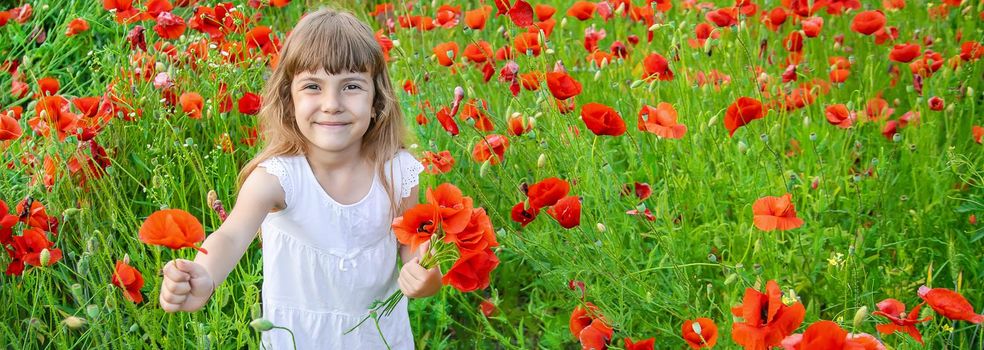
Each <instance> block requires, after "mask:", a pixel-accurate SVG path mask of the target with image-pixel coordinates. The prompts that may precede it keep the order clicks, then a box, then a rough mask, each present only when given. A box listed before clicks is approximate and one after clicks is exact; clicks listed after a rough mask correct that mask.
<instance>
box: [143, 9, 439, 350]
mask: <svg viewBox="0 0 984 350" xmlns="http://www.w3.org/2000/svg"><path fill="white" fill-rule="evenodd" d="M263 102H264V105H263V108H262V111H261V112H260V122H261V128H262V132H263V133H264V135H265V141H266V145H265V146H264V148H263V150H262V151H261V152H260V153H259V154H258V155H257V156H256V157H255V158H254V159H253V160H252V161H250V162H249V163H247V164H246V166H245V167H244V168H243V169H242V171H241V173H240V175H239V183H240V189H239V195H238V198H237V200H236V205H235V207H234V208H233V209H232V212H231V213H230V214H229V217H228V219H227V220H226V221H225V222H224V223H223V224H222V226H221V227H219V229H218V230H216V231H215V232H213V233H212V234H211V235H209V236H208V239H206V240H205V242H204V243H203V244H202V247H203V248H205V249H206V250H208V252H209V253H208V254H207V255H206V254H198V256H197V257H195V261H194V262H191V261H187V260H181V259H177V260H174V261H171V262H169V263H168V264H167V265H165V267H164V271H163V272H164V282H163V284H162V286H161V293H160V303H161V307H162V308H163V309H164V310H165V311H168V312H174V311H196V310H199V309H201V308H202V307H203V306H204V305H205V303H207V302H208V299H209V298H210V297H211V295H212V293H213V292H214V289H215V287H216V286H218V285H221V284H222V281H223V280H225V278H226V276H227V275H228V274H229V272H230V271H231V270H232V268H233V267H234V266H235V265H236V263H237V262H238V261H239V259H240V258H241V257H242V255H243V252H244V251H245V250H246V248H247V247H248V246H249V245H250V243H251V242H252V240H253V237H254V236H255V235H256V232H257V228H262V230H261V233H262V235H263V237H262V240H263V289H262V299H263V300H262V301H263V316H264V318H266V319H268V320H270V321H271V322H273V324H274V325H277V326H282V327H286V328H289V329H291V330H292V331H293V335H294V340H295V341H296V343H297V348H298V349H380V348H384V346H385V345H384V343H383V339H382V338H381V337H380V335H379V331H380V330H381V331H382V334H383V335H384V336H385V337H386V342H387V343H388V345H389V346H390V347H392V348H393V349H412V348H413V346H414V344H413V335H412V334H411V332H410V322H409V318H408V316H407V310H406V301H403V302H401V304H400V305H399V306H398V307H397V309H396V310H395V311H394V312H393V313H392V314H391V315H389V316H388V317H383V318H381V319H380V324H379V327H380V330H377V329H376V326H375V324H374V323H373V322H365V323H363V324H362V325H361V326H359V327H358V328H356V329H355V330H354V331H353V332H351V333H349V334H343V333H344V332H345V331H346V330H347V329H349V328H351V327H353V326H355V325H356V324H358V322H359V321H360V320H361V319H362V317H364V316H365V315H366V313H367V312H368V310H369V307H370V304H372V302H373V301H375V300H383V299H386V297H388V296H389V295H390V294H392V293H393V292H394V291H396V288H398V287H399V288H400V289H401V290H402V291H403V293H404V294H406V295H407V296H409V297H415V298H419V297H427V296H431V295H433V294H435V293H436V292H437V291H438V290H439V289H440V287H441V272H440V270H439V269H438V268H434V269H431V270H426V269H424V268H423V267H421V266H420V264H419V259H420V255H421V252H422V251H424V249H427V248H426V247H422V248H421V249H420V251H417V252H412V251H410V250H409V249H408V248H407V247H405V246H402V245H399V249H398V248H397V246H398V243H397V241H396V237H395V235H394V234H393V233H392V231H391V223H392V220H393V218H394V217H395V216H397V215H399V214H398V213H401V212H402V210H404V209H406V208H408V207H410V206H412V205H414V204H416V202H417V194H418V191H417V175H418V174H419V173H420V172H421V170H423V166H421V164H420V162H418V161H417V160H416V159H414V158H413V157H412V156H411V155H410V154H409V153H407V152H406V151H405V150H403V149H402V148H403V134H404V125H403V115H402V113H401V112H400V108H399V104H398V103H397V101H396V96H395V94H394V92H393V88H392V85H391V83H390V79H389V74H388V73H387V70H386V62H385V60H384V58H383V53H382V50H381V48H380V46H379V44H378V43H377V42H376V41H375V39H374V37H373V32H372V30H371V29H370V28H369V26H367V25H366V24H365V23H362V22H361V21H359V20H358V19H356V18H355V17H353V16H352V15H351V14H348V13H341V12H336V11H333V10H320V11H317V12H314V13H310V14H308V15H307V16H304V17H303V18H302V19H301V20H300V22H299V23H298V24H297V26H296V27H294V29H293V30H292V31H291V32H290V35H289V36H288V38H287V40H286V42H285V43H284V46H283V49H282V51H281V59H280V63H279V64H278V65H277V67H276V69H274V71H273V75H272V76H271V77H270V79H269V80H268V81H267V82H266V87H265V91H264V96H263ZM397 250H399V254H400V256H401V257H402V261H403V262H404V264H403V266H402V268H401V269H399V270H397V260H396V253H397ZM262 341H263V345H264V347H265V348H267V349H293V344H292V343H291V335H290V334H289V333H288V332H286V331H284V330H279V329H273V330H271V331H267V332H264V333H263V335H262Z"/></svg>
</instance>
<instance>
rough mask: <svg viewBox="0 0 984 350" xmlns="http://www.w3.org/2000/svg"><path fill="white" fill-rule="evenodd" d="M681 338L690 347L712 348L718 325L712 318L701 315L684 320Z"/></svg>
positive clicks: (715, 341) (715, 342) (715, 339)
mask: <svg viewBox="0 0 984 350" xmlns="http://www.w3.org/2000/svg"><path fill="white" fill-rule="evenodd" d="M682 332H683V340H684V341H686V342H687V345H690V348H691V349H700V348H708V349H710V348H713V347H714V345H715V344H717V337H718V327H717V325H716V324H714V320H712V319H709V318H705V317H701V318H698V319H696V320H693V321H691V320H686V321H684V322H683V327H682Z"/></svg>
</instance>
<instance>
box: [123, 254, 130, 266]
mask: <svg viewBox="0 0 984 350" xmlns="http://www.w3.org/2000/svg"><path fill="white" fill-rule="evenodd" d="M123 263H124V264H127V265H130V253H126V254H123Z"/></svg>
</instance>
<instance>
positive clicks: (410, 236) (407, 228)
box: [392, 203, 441, 250]
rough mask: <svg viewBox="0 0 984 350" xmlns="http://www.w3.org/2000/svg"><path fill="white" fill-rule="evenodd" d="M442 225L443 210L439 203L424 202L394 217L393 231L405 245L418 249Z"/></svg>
mask: <svg viewBox="0 0 984 350" xmlns="http://www.w3.org/2000/svg"><path fill="white" fill-rule="evenodd" d="M440 225H441V211H440V208H439V207H438V206H437V205H434V204H430V203H422V204H417V205H415V206H413V207H412V208H410V209H407V211H405V212H404V213H403V216H400V217H397V218H396V219H393V225H392V226H393V233H395V234H396V239H397V240H398V241H400V243H403V245H407V246H410V249H412V250H416V249H417V247H418V246H420V244H421V243H424V242H427V241H429V240H430V239H431V235H433V234H434V233H435V232H437V230H438V228H439V227H440Z"/></svg>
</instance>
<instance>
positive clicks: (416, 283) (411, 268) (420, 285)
mask: <svg viewBox="0 0 984 350" xmlns="http://www.w3.org/2000/svg"><path fill="white" fill-rule="evenodd" d="M429 248H430V242H429V241H428V242H425V243H424V244H421V245H420V249H419V250H418V252H417V254H416V256H414V257H413V259H410V261H408V262H406V263H404V264H403V268H402V269H400V277H399V279H398V280H397V282H399V284H400V290H401V291H403V294H404V295H406V296H408V297H411V298H425V297H429V296H432V295H434V294H437V291H439V290H441V277H443V275H442V274H441V267H440V266H434V267H433V268H431V269H430V270H428V269H425V268H424V267H423V266H420V257H421V256H423V255H424V252H426V251H427V250H428V249H429Z"/></svg>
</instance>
